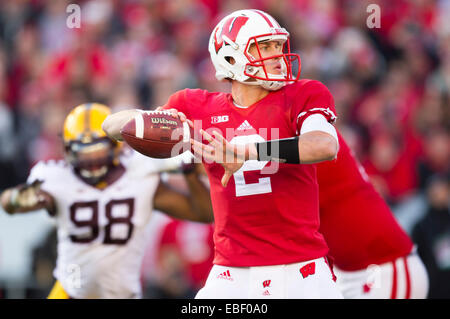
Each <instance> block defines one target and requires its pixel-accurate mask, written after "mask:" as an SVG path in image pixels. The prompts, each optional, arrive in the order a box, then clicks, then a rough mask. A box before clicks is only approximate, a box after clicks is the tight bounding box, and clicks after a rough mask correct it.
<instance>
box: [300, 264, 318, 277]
mask: <svg viewBox="0 0 450 319" xmlns="http://www.w3.org/2000/svg"><path fill="white" fill-rule="evenodd" d="M300 273H301V274H302V276H303V278H306V277H308V276H310V275H314V274H315V273H316V263H315V262H312V263H309V264H306V265H305V266H303V267H301V268H300Z"/></svg>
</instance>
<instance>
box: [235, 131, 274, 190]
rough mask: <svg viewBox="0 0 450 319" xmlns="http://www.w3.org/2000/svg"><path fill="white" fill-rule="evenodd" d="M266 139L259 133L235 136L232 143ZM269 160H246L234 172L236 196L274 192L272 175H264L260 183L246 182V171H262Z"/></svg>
mask: <svg viewBox="0 0 450 319" xmlns="http://www.w3.org/2000/svg"><path fill="white" fill-rule="evenodd" d="M264 141H265V139H264V138H263V137H262V136H260V135H258V134H252V135H243V136H235V137H234V138H233V139H232V140H231V141H230V143H231V144H245V143H255V142H264ZM266 164H267V162H259V161H246V162H245V163H244V165H242V167H241V168H240V169H239V170H238V171H237V172H236V173H234V174H233V177H234V183H235V184H236V196H237V197H239V196H249V195H257V194H267V193H271V192H272V185H271V183H270V177H263V178H260V179H259V180H258V183H251V184H247V183H245V178H244V172H248V171H260V170H262V169H263V168H264V166H266Z"/></svg>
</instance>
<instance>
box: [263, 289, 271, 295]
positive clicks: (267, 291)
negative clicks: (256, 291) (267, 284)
mask: <svg viewBox="0 0 450 319" xmlns="http://www.w3.org/2000/svg"><path fill="white" fill-rule="evenodd" d="M262 295H263V296H270V292H269V290H267V289H266V290H264V292H263V294H262Z"/></svg>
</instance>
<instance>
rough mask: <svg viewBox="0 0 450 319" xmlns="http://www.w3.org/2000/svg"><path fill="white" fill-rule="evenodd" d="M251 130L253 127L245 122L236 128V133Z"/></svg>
mask: <svg viewBox="0 0 450 319" xmlns="http://www.w3.org/2000/svg"><path fill="white" fill-rule="evenodd" d="M251 129H253V126H251V125H250V123H249V122H248V121H247V120H245V121H244V122H242V124H241V125H240V126H239V127H238V128H237V130H238V131H245V130H251Z"/></svg>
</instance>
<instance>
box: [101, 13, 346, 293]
mask: <svg viewBox="0 0 450 319" xmlns="http://www.w3.org/2000/svg"><path fill="white" fill-rule="evenodd" d="M209 52H210V54H211V59H212V62H213V64H214V67H215V69H216V78H217V79H218V80H224V79H227V80H229V81H230V82H231V94H226V93H210V92H207V91H205V90H199V89H197V90H192V89H185V90H182V91H179V92H176V93H175V94H173V95H172V96H171V97H170V98H169V101H168V102H167V104H166V105H164V106H163V107H162V108H161V109H166V110H171V112H172V113H173V114H174V115H175V116H179V117H180V119H181V120H182V121H184V120H186V119H189V122H190V121H194V127H195V124H196V123H200V125H201V130H200V132H201V135H202V137H203V138H204V140H205V141H207V142H209V144H204V143H201V142H200V141H197V140H193V139H191V143H192V149H193V152H194V153H195V154H196V155H197V156H199V157H201V158H202V159H203V163H204V165H205V169H206V171H207V174H208V177H209V181H210V186H211V190H210V192H211V199H212V204H213V210H214V219H215V230H214V244H215V258H214V266H213V268H212V269H211V271H210V274H209V276H208V279H207V281H206V284H205V287H203V288H202V289H201V290H200V291H199V293H198V294H197V296H196V298H342V294H341V293H340V291H339V290H338V288H337V285H336V283H335V281H334V278H335V277H334V275H333V273H332V270H331V268H330V266H329V263H328V261H327V259H326V256H327V254H328V247H327V244H326V242H325V240H324V238H323V236H322V235H321V234H320V232H319V198H318V186H317V178H316V166H315V165H309V164H314V163H318V162H322V161H327V160H332V159H334V158H335V157H336V153H337V151H338V148H339V144H338V138H337V134H336V130H335V128H334V126H333V125H332V124H331V123H333V122H334V121H335V119H336V117H335V115H334V101H333V97H332V96H331V94H330V92H329V91H328V89H327V88H326V87H325V86H324V85H323V84H322V83H320V82H318V81H314V80H306V79H304V80H299V79H298V77H299V75H300V61H299V57H298V55H296V54H292V53H290V49H289V33H288V32H287V31H286V30H285V29H284V28H282V27H281V26H280V25H279V24H278V23H277V21H276V20H275V19H274V18H273V17H271V16H270V15H268V14H267V13H265V12H262V11H259V10H239V11H236V12H233V13H231V14H230V15H228V16H226V17H225V18H224V19H222V20H221V21H220V22H219V24H218V25H217V26H216V27H215V28H214V30H213V32H212V34H211V37H210V42H209ZM295 61H297V63H298V64H297V67H296V69H297V70H294V68H293V64H295ZM137 112H139V111H137V110H128V111H124V112H119V113H117V114H114V115H112V116H110V117H109V119H107V120H106V121H105V122H104V124H103V128H104V130H105V131H106V132H107V134H108V135H109V136H110V137H112V138H116V139H117V138H119V139H120V129H121V127H122V126H123V125H124V124H125V123H126V122H128V121H129V120H130V119H131V118H132V117H133V116H134V115H135V114H136V113H137ZM190 123H191V125H192V122H190ZM224 136H225V137H224ZM305 164H308V165H305Z"/></svg>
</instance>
